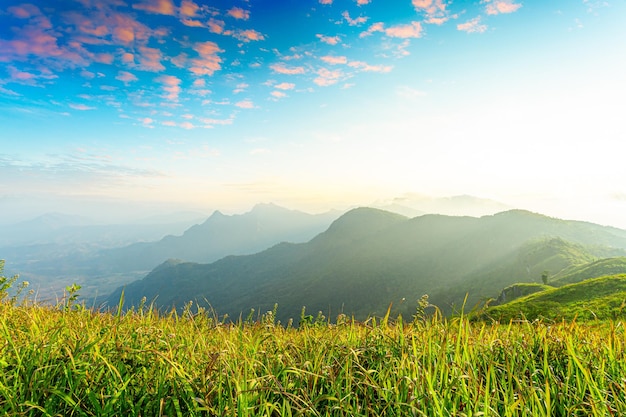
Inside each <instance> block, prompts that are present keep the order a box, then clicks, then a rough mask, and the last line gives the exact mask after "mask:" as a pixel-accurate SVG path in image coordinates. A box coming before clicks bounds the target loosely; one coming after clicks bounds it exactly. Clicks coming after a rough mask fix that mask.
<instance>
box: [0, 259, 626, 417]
mask: <svg viewBox="0 0 626 417" xmlns="http://www.w3.org/2000/svg"><path fill="white" fill-rule="evenodd" d="M1 272H2V263H1V262H0V273H1ZM622 278H623V279H625V280H626V276H623V277H622ZM14 282H15V277H13V278H10V279H7V278H5V277H0V415H7V416H242V417H243V416H374V415H375V416H407V415H409V416H614V415H615V416H617V415H625V414H626V386H625V381H626V333H625V330H624V325H623V323H622V322H621V321H617V320H613V321H598V320H594V321H588V322H576V321H570V322H565V321H561V322H556V323H554V322H551V323H547V322H542V321H535V322H530V321H525V320H521V321H510V322H508V323H505V324H498V323H496V322H474V321H471V320H469V319H468V317H466V316H460V317H454V318H449V319H445V318H441V317H440V316H439V315H438V314H435V315H433V316H432V317H430V318H427V317H426V316H425V315H424V314H423V313H424V308H425V307H426V304H427V299H426V298H422V300H420V302H419V303H418V306H417V309H416V315H415V317H414V319H413V320H412V321H411V322H409V323H405V322H403V321H402V319H401V318H400V317H399V318H398V319H396V320H392V319H390V318H389V312H388V313H387V315H386V316H385V317H384V318H382V319H375V318H372V319H369V320H367V321H366V322H356V321H354V320H350V319H349V318H348V317H346V316H339V317H338V318H337V319H336V320H335V321H334V323H333V324H331V323H329V322H328V321H326V320H325V319H324V318H323V317H321V316H320V317H318V319H311V320H303V323H304V324H303V325H301V326H300V327H299V328H293V327H291V326H290V325H289V323H287V325H280V324H279V323H277V322H276V311H272V312H267V313H265V314H263V315H260V316H257V318H256V319H253V317H249V318H248V319H246V320H240V321H239V322H237V323H230V324H227V323H223V322H220V321H218V320H217V319H216V315H214V314H210V312H208V311H205V310H202V309H200V310H198V309H197V308H195V309H194V308H192V307H193V305H192V304H188V305H187V306H186V308H185V309H184V311H183V312H182V313H176V311H173V312H172V313H169V314H160V313H158V312H157V311H156V310H155V309H152V308H149V307H146V306H141V307H140V308H138V309H136V310H132V311H128V312H122V309H121V303H120V308H118V310H117V312H116V313H113V314H111V313H103V312H97V311H93V310H90V309H87V308H84V306H82V305H77V304H76V299H77V297H76V296H77V294H76V291H77V290H78V288H77V287H70V288H68V291H69V294H67V295H66V296H65V297H64V298H63V299H61V300H60V301H59V304H58V305H57V306H44V305H42V304H38V303H35V302H30V301H28V300H26V301H19V299H18V298H17V297H16V296H13V297H9V296H8V292H7V290H8V289H9V288H10V285H11V284H13V283H14ZM600 284H602V285H596V287H597V288H596V289H595V291H598V292H602V291H604V289H602V288H604V287H606V288H609V284H610V283H606V285H604V283H603V282H600ZM603 285H604V286H603ZM20 288H21V289H22V290H23V289H24V288H25V286H20V287H18V290H19V289H20ZM607 291H608V290H607ZM531 297H532V296H531ZM390 310H391V309H389V311H390ZM303 317H304V311H303Z"/></svg>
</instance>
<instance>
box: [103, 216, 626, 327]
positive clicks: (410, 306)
mask: <svg viewBox="0 0 626 417" xmlns="http://www.w3.org/2000/svg"><path fill="white" fill-rule="evenodd" d="M554 237H559V238H560V240H557V241H556V243H555V241H554V239H553V238H554ZM561 241H563V242H564V241H567V242H571V243H563V244H561V243H560V242H561ZM611 248H612V249H611ZM577 251H578V253H577ZM570 252H571V253H570ZM606 252H619V253H622V254H626V231H624V230H621V229H616V228H611V227H604V226H598V225H595V224H591V223H586V222H578V221H566V220H560V219H554V218H550V217H546V216H543V215H539V214H535V213H530V212H527V211H522V210H512V211H507V212H502V213H499V214H496V215H490V216H484V217H481V218H475V217H455V216H443V215H424V216H419V217H415V218H412V219H409V218H406V217H404V216H401V215H399V214H395V213H391V212H387V211H383V210H378V209H372V208H359V209H354V210H351V211H350V212H348V213H346V214H344V215H343V216H341V217H340V218H339V219H337V220H336V221H335V222H333V223H332V224H331V226H330V227H329V228H328V229H327V230H326V231H325V232H323V233H321V234H319V235H318V236H316V237H315V238H313V239H312V240H310V241H309V242H307V243H302V244H289V243H281V244H278V245H276V246H274V247H272V248H270V249H267V250H265V251H263V252H259V253H257V254H254V255H248V256H229V257H226V258H223V259H220V260H219V261H217V262H214V263H210V264H198V263H189V262H178V261H168V262H165V263H164V264H162V265H160V266H159V267H157V268H156V269H154V270H153V271H152V272H151V273H150V274H148V275H147V276H146V277H145V278H143V279H142V280H139V281H136V282H133V283H131V284H129V285H127V286H126V287H125V288H124V294H125V305H126V306H131V305H137V304H138V303H139V302H140V300H141V298H142V297H146V299H147V300H148V301H151V300H155V303H156V305H157V306H160V307H163V308H169V307H172V306H176V307H181V306H183V305H184V304H185V303H186V302H187V301H189V300H194V301H198V302H201V303H208V304H210V305H211V306H212V307H213V308H214V309H215V310H216V311H217V313H218V314H220V315H222V314H229V315H230V316H231V317H237V316H239V315H240V314H244V315H245V314H247V312H248V311H249V310H250V309H251V308H254V309H255V310H256V311H257V312H265V311H267V310H271V309H272V307H273V305H274V303H278V305H279V308H278V315H279V318H281V319H282V320H286V319H287V318H290V317H292V318H297V317H299V314H300V310H301V308H302V307H303V306H306V308H307V311H309V312H310V313H313V314H315V313H316V312H317V311H318V310H319V311H322V312H323V313H324V314H326V315H328V314H330V315H331V317H334V316H336V315H337V314H339V313H345V314H349V315H355V316H356V317H357V318H360V319H362V318H365V317H367V316H368V315H370V314H384V312H385V311H386V310H387V307H388V306H389V304H390V303H392V302H393V303H394V309H393V311H394V314H395V313H398V312H399V313H404V314H408V315H409V316H410V314H411V313H412V312H413V310H414V308H415V300H417V299H418V298H419V297H420V296H421V295H423V294H429V296H430V299H431V302H433V303H434V304H436V305H438V306H439V307H441V308H442V309H444V311H445V312H450V311H452V310H454V309H455V308H459V307H460V306H461V304H462V303H463V300H464V298H465V295H466V294H467V293H469V296H468V306H470V307H471V306H473V305H474V304H476V303H478V302H479V301H480V300H481V299H482V298H484V297H495V296H497V295H498V293H499V291H500V290H501V289H502V288H504V287H506V286H508V285H510V284H512V283H515V282H519V281H536V282H541V275H540V274H541V272H540V271H543V268H546V267H547V266H548V265H549V266H550V268H553V269H556V268H567V267H570V266H572V265H576V264H582V263H584V262H586V261H588V260H589V259H590V258H591V257H593V256H597V255H598V254H600V253H606ZM553 272H555V273H556V272H558V271H557V270H554V271H553ZM121 291H122V288H119V289H118V290H117V291H115V292H114V293H113V294H111V295H110V296H109V297H108V299H107V304H109V305H117V304H118V302H119V299H120V296H121Z"/></svg>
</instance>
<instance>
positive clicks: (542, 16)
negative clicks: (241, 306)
mask: <svg viewBox="0 0 626 417" xmlns="http://www.w3.org/2000/svg"><path fill="white" fill-rule="evenodd" d="M625 21H626V2H624V1H617V0H607V1H601V0H550V1H544V0H528V1H518V0H477V1H461V0H456V1H448V0H284V1H270V0H247V1H246V0H242V1H237V0H232V1H199V0H138V1H130V0H64V1H58V0H54V1H53V0H39V1H28V0H26V1H14V0H3V1H2V3H1V4H0V217H2V221H4V222H9V221H17V220H24V219H26V218H28V217H32V216H35V215H38V214H42V213H45V212H52V211H56V212H59V211H60V212H68V213H73V214H83V215H88V216H91V217H94V218H106V217H107V216H108V217H109V218H113V217H115V216H118V217H119V216H122V215H125V214H130V213H133V214H139V215H141V214H146V215H148V214H154V213H156V212H159V211H162V212H165V211H168V210H169V211H185V210H195V211H201V212H207V213H210V212H211V211H212V210H214V209H220V210H222V211H224V212H243V211H246V210H247V209H249V208H250V207H251V206H253V205H254V204H255V203H258V202H274V203H276V204H279V205H283V206H286V207H289V208H293V209H300V210H304V211H309V212H321V211H324V210H328V209H345V208H347V207H350V206H357V205H367V204H369V203H372V202H374V201H379V202H380V201H384V200H385V199H392V198H394V197H398V196H403V195H413V194H415V193H416V194H419V195H428V196H435V197H436V196H451V195H461V194H468V195H473V196H477V197H481V198H490V199H495V200H497V201H500V202H502V203H505V204H509V205H512V206H515V207H520V208H524V209H529V210H532V211H537V212H541V213H544V214H548V215H552V216H556V217H561V218H568V219H581V220H588V221H593V222H596V223H600V224H610V225H615V226H618V227H622V228H626V214H624V213H626V181H624V180H625V179H626V163H624V154H625V146H624V144H623V143H624V139H626V123H624V122H625V120H626V119H625V116H624V114H625V113H626V112H625V111H626V103H625V97H626V46H625V45H626V25H624V22H625ZM410 193H413V194H410ZM2 221H0V223H2Z"/></svg>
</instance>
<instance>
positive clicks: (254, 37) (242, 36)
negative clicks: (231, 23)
mask: <svg viewBox="0 0 626 417" xmlns="http://www.w3.org/2000/svg"><path fill="white" fill-rule="evenodd" d="M233 36H234V37H235V38H237V39H239V40H240V41H243V42H250V41H262V40H264V39H265V37H264V36H263V34H262V33H260V32H257V31H256V30H254V29H246V30H239V31H237V32H235V33H234V34H233Z"/></svg>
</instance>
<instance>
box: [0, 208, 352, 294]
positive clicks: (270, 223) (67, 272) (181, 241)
mask: <svg viewBox="0 0 626 417" xmlns="http://www.w3.org/2000/svg"><path fill="white" fill-rule="evenodd" d="M340 214H341V213H340V212H338V211H329V212H326V213H323V214H308V213H304V212H301V211H296V210H289V209H286V208H283V207H279V206H277V205H275V204H258V205H256V206H255V207H254V208H252V210H250V211H248V212H247V213H244V214H236V215H225V214H222V213H221V212H219V211H215V212H214V213H213V214H212V215H211V216H210V217H208V218H206V219H205V221H204V222H202V223H199V222H198V223H197V224H194V225H192V226H191V227H189V226H188V225H187V226H186V227H185V228H184V229H182V230H181V228H180V226H178V225H177V224H170V225H169V226H170V227H169V229H170V230H172V229H174V228H175V227H174V226H176V228H175V229H176V230H177V231H179V230H180V234H178V235H172V234H168V235H166V236H163V232H162V231H163V230H166V229H167V227H166V226H167V225H161V226H156V225H151V224H149V223H148V222H147V221H146V222H145V224H136V225H132V226H131V225H108V226H104V225H102V226H96V225H89V224H87V223H88V220H86V219H79V218H76V217H71V216H63V215H57V214H54V215H46V216H42V217H40V218H37V219H34V220H33V221H29V222H24V223H20V224H17V225H15V226H13V227H12V229H11V230H15V231H19V230H21V233H24V236H22V237H18V238H16V239H14V240H13V242H14V244H12V245H10V246H5V247H0V259H6V260H7V268H6V269H7V272H8V273H19V274H20V276H21V277H22V278H23V279H25V280H28V281H30V282H31V284H32V286H33V287H34V288H37V289H38V292H39V295H40V296H41V297H42V298H47V297H55V296H57V297H58V296H59V294H62V292H63V289H64V288H65V286H67V285H71V284H72V283H77V284H79V285H81V286H82V287H83V288H82V291H81V293H82V294H83V295H84V296H87V297H89V296H95V295H96V294H108V293H110V292H111V291H113V290H114V289H115V288H116V287H118V286H119V285H121V284H123V283H127V282H131V281H133V280H135V279H138V278H141V277H143V276H145V275H146V274H147V273H148V272H149V271H150V270H152V269H153V268H154V267H156V266H157V265H159V264H160V263H162V262H164V261H165V260H167V259H168V258H181V259H184V260H187V261H197V262H213V261H215V260H217V259H220V258H222V257H224V256H226V255H231V254H251V253H255V252H258V251H261V250H263V249H266V248H268V247H270V246H272V245H275V244H277V243H279V242H283V241H289V242H305V241H307V240H309V239H311V238H312V237H314V236H315V235H317V234H318V233H320V232H322V231H323V230H325V229H326V228H328V226H329V225H330V223H331V222H332V221H333V220H335V219H336V218H337V217H338V216H339V215H340ZM161 220H163V219H161ZM37 230H39V233H36V232H37ZM124 230H126V234H124ZM142 231H143V233H144V234H143V235H142V234H141V233H142ZM148 231H149V232H150V233H151V236H153V238H156V239H158V240H153V241H140V242H138V241H137V240H145V239H142V236H145V234H146V232H148ZM98 233H99V234H98ZM18 234H19V233H18ZM98 236H99V238H100V240H98V239H97V237H98ZM123 236H127V237H128V240H132V236H135V239H134V243H130V244H129V242H128V240H126V239H122V237H123ZM28 237H30V239H31V240H28V241H27V240H24V239H26V238H28ZM115 238H119V239H121V240H120V241H119V242H118V245H115V244H113V243H112V240H113V239H115ZM20 239H22V240H20ZM32 239H35V240H32ZM19 242H29V243H30V244H28V245H24V246H20V244H19ZM112 246H113V247H112ZM115 246H117V247H115Z"/></svg>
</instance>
